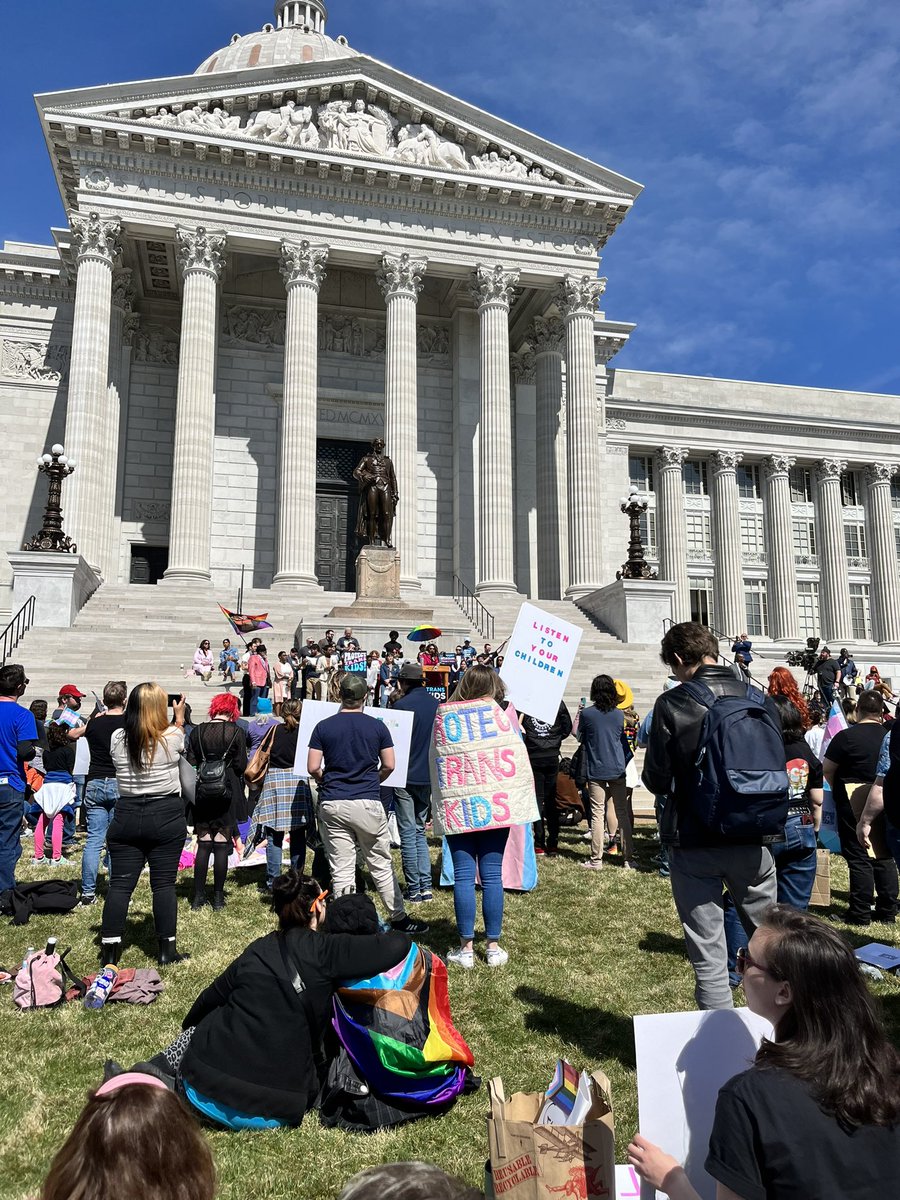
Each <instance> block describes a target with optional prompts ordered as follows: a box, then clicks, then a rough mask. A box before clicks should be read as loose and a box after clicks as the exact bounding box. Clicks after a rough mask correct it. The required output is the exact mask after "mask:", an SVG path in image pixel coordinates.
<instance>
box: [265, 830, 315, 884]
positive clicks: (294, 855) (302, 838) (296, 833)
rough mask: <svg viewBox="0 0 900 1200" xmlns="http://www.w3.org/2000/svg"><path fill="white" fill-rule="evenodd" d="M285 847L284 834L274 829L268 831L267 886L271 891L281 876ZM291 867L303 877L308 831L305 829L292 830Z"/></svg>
mask: <svg viewBox="0 0 900 1200" xmlns="http://www.w3.org/2000/svg"><path fill="white" fill-rule="evenodd" d="M283 847H284V833H278V832H276V830H274V829H268V828H267V829H266V886H267V887H268V888H269V889H270V890H271V887H272V884H273V883H274V882H275V880H276V879H277V878H278V876H279V875H280V874H281V851H282V848H283ZM291 867H292V868H293V870H295V871H299V872H300V874H301V875H302V874H303V872H304V869H305V867H306V830H305V829H304V828H302V827H301V828H300V829H292V830H291Z"/></svg>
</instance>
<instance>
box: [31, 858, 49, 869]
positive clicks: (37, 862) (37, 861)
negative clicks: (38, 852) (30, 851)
mask: <svg viewBox="0 0 900 1200" xmlns="http://www.w3.org/2000/svg"><path fill="white" fill-rule="evenodd" d="M31 865H32V866H33V867H46V865H47V859H46V858H44V857H43V856H41V857H40V858H33V859H32V860H31Z"/></svg>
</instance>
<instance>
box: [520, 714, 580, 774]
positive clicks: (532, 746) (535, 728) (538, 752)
mask: <svg viewBox="0 0 900 1200" xmlns="http://www.w3.org/2000/svg"><path fill="white" fill-rule="evenodd" d="M571 732H572V718H571V717H570V716H569V710H568V709H567V708H566V706H565V704H562V703H561V704H560V706H559V712H558V713H557V714H556V720H555V721H554V722H553V724H552V725H548V724H547V723H546V721H538V720H536V719H535V718H534V717H532V716H529V714H528V713H525V714H524V715H523V717H522V733H523V735H524V739H525V749H526V750H527V751H528V757H529V758H530V759H531V760H532V761H533V762H540V763H544V762H548V761H550V762H552V761H553V760H554V759H555V760H556V761H557V762H558V761H559V750H560V747H561V746H562V744H563V742H564V741H565V740H566V738H567V737H568V736H569V734H570V733H571Z"/></svg>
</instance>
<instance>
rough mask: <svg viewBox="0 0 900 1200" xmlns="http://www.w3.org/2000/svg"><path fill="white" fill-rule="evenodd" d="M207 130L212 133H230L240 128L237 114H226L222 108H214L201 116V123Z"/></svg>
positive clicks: (239, 119)
mask: <svg viewBox="0 0 900 1200" xmlns="http://www.w3.org/2000/svg"><path fill="white" fill-rule="evenodd" d="M202 123H203V124H204V125H205V126H206V128H207V129H211V130H213V132H214V133H231V132H233V131H235V130H237V129H240V127H241V118H240V116H239V114H238V113H228V112H226V111H225V109H224V108H214V109H213V110H212V111H211V112H206V113H204V114H203V122H202Z"/></svg>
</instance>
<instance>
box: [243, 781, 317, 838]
mask: <svg viewBox="0 0 900 1200" xmlns="http://www.w3.org/2000/svg"><path fill="white" fill-rule="evenodd" d="M312 812H313V809H312V796H311V795H310V792H309V784H308V783H307V782H306V780H305V779H298V778H297V776H296V775H295V774H294V773H293V771H291V770H290V769H289V768H286V767H269V769H268V771H267V772H266V780H265V783H264V784H263V790H262V792H261V794H260V797H259V800H258V801H257V805H256V808H255V809H254V810H253V816H252V818H251V820H252V821H253V822H254V823H255V824H257V825H262V826H264V827H265V828H267V829H274V830H275V832H276V833H289V832H290V831H291V830H292V829H300V828H302V827H303V826H304V825H309V824H310V822H311V821H312Z"/></svg>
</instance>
